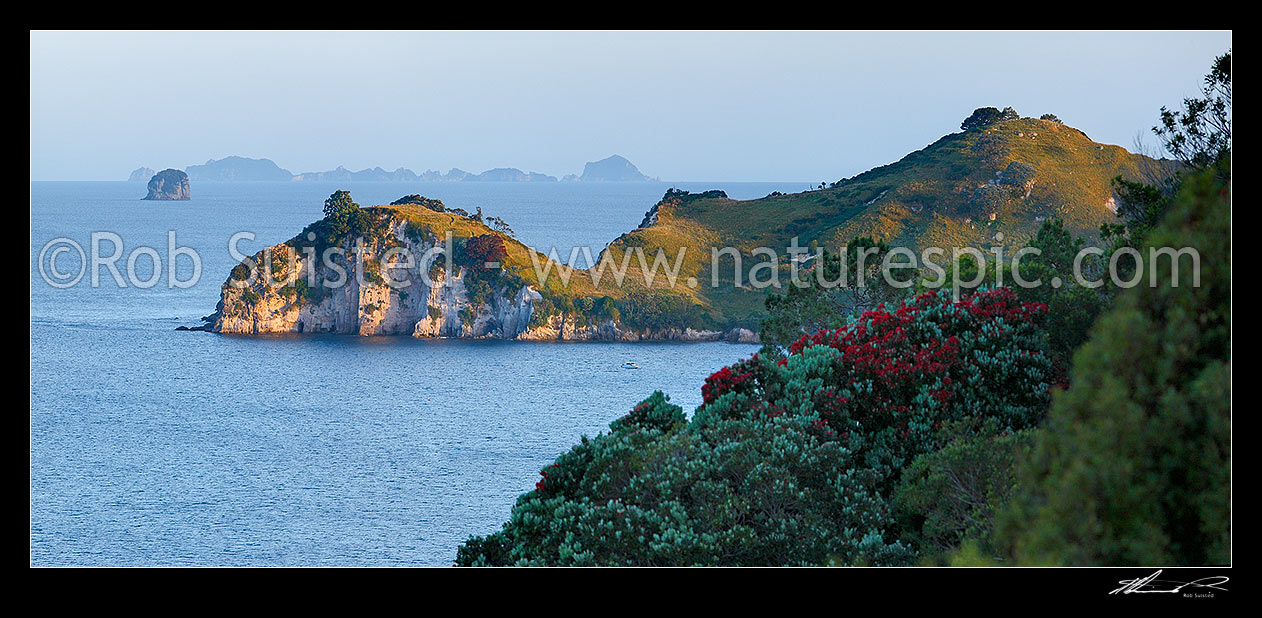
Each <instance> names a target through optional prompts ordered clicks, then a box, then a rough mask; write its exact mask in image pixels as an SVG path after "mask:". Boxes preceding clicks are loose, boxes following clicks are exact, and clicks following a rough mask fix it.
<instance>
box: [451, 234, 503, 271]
mask: <svg viewBox="0 0 1262 618" xmlns="http://www.w3.org/2000/svg"><path fill="white" fill-rule="evenodd" d="M507 257H508V248H507V246H506V245H505V244H504V238H503V237H502V236H500V235H499V234H481V235H478V236H474V237H472V238H470V239H468V240H466V241H465V242H464V244H463V245H462V246H461V251H460V253H459V259H460V263H461V265H463V266H467V267H469V268H473V269H478V270H484V269H487V268H488V267H487V266H486V265H487V264H488V263H499V264H500V265H503V263H504V260H505V258H507Z"/></svg>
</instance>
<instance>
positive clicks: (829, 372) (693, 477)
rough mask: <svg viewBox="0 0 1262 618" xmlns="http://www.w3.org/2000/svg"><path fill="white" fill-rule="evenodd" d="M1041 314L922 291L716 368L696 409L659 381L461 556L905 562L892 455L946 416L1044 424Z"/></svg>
mask: <svg viewBox="0 0 1262 618" xmlns="http://www.w3.org/2000/svg"><path fill="white" fill-rule="evenodd" d="M1044 312H1045V308H1044V307H1042V306H1040V305H1035V304H1032V303H1021V302H1020V301H1019V300H1018V299H1017V298H1016V297H1015V296H1014V295H1013V294H1012V292H1011V291H1009V290H1006V289H998V290H993V291H985V292H979V293H976V294H974V295H972V296H970V297H968V298H966V299H964V300H961V301H960V302H952V301H950V299H949V298H947V297H946V296H945V295H943V296H938V295H936V294H933V293H929V294H924V295H921V296H919V297H917V298H915V299H913V300H911V301H909V302H907V303H903V304H900V305H899V306H897V307H888V306H882V307H880V308H878V309H875V310H872V311H869V312H866V313H864V314H863V315H861V316H858V317H856V318H855V319H853V320H851V321H850V322H848V323H847V324H845V325H844V326H841V327H839V328H836V329H829V330H824V331H820V332H818V333H815V334H813V335H810V336H804V337H802V338H800V339H799V340H798V341H796V342H794V343H793V345H792V346H791V347H790V350H789V355H788V356H786V357H783V358H780V359H778V360H775V359H773V358H770V357H764V356H761V355H754V356H753V357H751V358H748V359H746V360H743V361H741V362H738V363H736V364H734V365H732V366H730V367H725V368H723V369H720V370H719V371H717V372H715V373H714V374H713V375H711V376H710V377H709V378H707V379H706V381H705V386H704V387H703V388H702V399H703V404H702V405H701V406H700V407H699V408H698V409H697V410H696V412H695V414H694V415H693V417H692V420H691V421H689V422H686V423H685V422H684V421H683V416H682V410H680V409H679V408H678V407H677V406H673V405H671V404H669V403H668V401H667V400H666V399H665V397H664V396H662V395H661V394H660V393H654V395H653V396H651V397H649V398H648V399H646V400H644V401H643V402H641V404H640V405H638V406H636V407H635V409H633V410H632V411H631V412H630V413H629V414H628V415H626V416H624V417H623V418H621V419H618V420H617V421H615V422H614V423H612V424H611V426H610V429H611V431H610V432H609V433H607V434H604V433H603V434H600V435H598V436H597V437H595V438H591V439H588V438H586V437H585V438H583V439H582V441H581V442H580V444H578V445H577V446H575V447H574V448H573V449H571V450H570V451H569V452H567V453H565V454H563V455H561V456H560V457H558V458H557V460H556V461H555V462H554V463H553V464H551V465H550V466H549V467H547V468H545V469H544V470H543V472H542V479H541V480H540V482H539V484H538V485H536V487H535V489H534V490H533V491H531V492H529V493H527V494H524V495H523V496H521V497H520V498H519V499H518V501H517V505H516V506H515V507H514V509H513V512H512V515H511V516H510V519H509V521H508V522H507V523H506V524H505V525H504V528H503V529H502V530H501V531H499V532H496V533H494V534H491V535H488V536H486V537H475V538H472V539H470V540H469V541H468V542H466V543H465V544H464V545H462V546H461V548H460V549H459V551H458V555H457V563H458V564H461V565H481V564H487V565H504V564H519V565H545V564H547V565H562V564H564V565H595V564H606V565H612V564H618V565H693V564H725V565H788V564H872V565H895V564H909V563H911V562H913V561H914V560H915V548H914V547H913V546H912V545H911V544H909V543H908V542H907V541H904V540H903V539H902V537H903V536H904V531H903V530H901V529H900V527H899V525H898V523H897V521H896V520H895V519H894V516H893V514H892V512H891V511H892V509H891V496H892V494H893V490H894V488H895V487H896V486H897V483H898V480H899V475H900V472H901V470H902V468H903V467H904V466H906V465H907V464H908V463H910V461H911V460H912V459H914V458H915V457H917V456H920V455H923V454H925V453H928V452H931V451H933V450H934V449H936V448H937V447H939V446H940V445H941V442H942V441H941V439H940V437H939V431H940V430H941V429H942V428H943V426H944V425H945V424H947V423H951V422H953V421H955V422H961V421H966V420H968V419H973V418H978V419H991V420H990V421H989V423H987V424H979V425H978V426H979V427H981V428H982V429H980V430H978V434H979V435H987V434H986V433H985V432H992V433H999V432H1011V431H1019V430H1022V429H1026V428H1028V427H1031V426H1033V425H1034V424H1035V423H1037V422H1038V421H1039V419H1040V418H1041V416H1042V414H1043V412H1044V410H1045V409H1046V405H1047V401H1048V387H1049V384H1050V381H1051V376H1052V367H1051V361H1050V359H1049V358H1048V357H1047V355H1046V353H1045V352H1044V349H1043V339H1042V338H1041V337H1040V335H1039V332H1038V325H1039V323H1040V322H1041V321H1042V319H1043V317H1044V316H1043V314H1044ZM908 538H911V539H913V540H915V539H919V538H921V537H920V536H917V535H916V534H909V535H908Z"/></svg>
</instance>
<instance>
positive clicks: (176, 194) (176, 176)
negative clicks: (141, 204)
mask: <svg viewBox="0 0 1262 618" xmlns="http://www.w3.org/2000/svg"><path fill="white" fill-rule="evenodd" d="M145 199H147V200H187V199H189V186H188V174H185V173H184V172H182V171H180V170H177V169H165V170H162V171H161V172H158V173H157V174H154V175H153V178H150V179H149V195H146V196H145Z"/></svg>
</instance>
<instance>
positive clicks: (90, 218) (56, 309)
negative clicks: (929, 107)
mask: <svg viewBox="0 0 1262 618" xmlns="http://www.w3.org/2000/svg"><path fill="white" fill-rule="evenodd" d="M799 185H804V183H675V184H674V186H678V187H681V188H684V189H689V190H694V191H699V190H706V189H711V188H720V189H724V190H726V191H727V192H728V193H729V195H731V196H732V197H735V198H751V197H759V196H762V195H766V194H767V193H769V192H771V191H785V192H787V191H799V190H802V189H804V188H806V187H805V186H799ZM668 186H672V185H668V184H664V183H606V184H578V183H575V184H570V183H564V184H562V183H547V184H543V183H540V184H531V183H433V184H425V183H349V184H345V185H341V186H339V185H332V184H327V185H326V184H323V183H196V184H195V185H194V186H193V188H192V192H193V199H192V200H191V201H187V202H146V201H141V200H140V199H139V198H140V197H142V196H143V195H144V192H145V189H144V187H143V185H142V184H140V183H125V182H32V183H31V213H30V215H31V304H30V320H31V324H30V331H31V332H30V337H31V419H30V422H31V472H30V473H31V479H30V483H31V545H30V551H31V562H32V564H35V565H445V564H450V563H451V562H452V560H453V559H454V557H455V550H456V546H457V545H458V544H459V543H460V542H461V541H463V540H464V539H465V538H467V537H468V536H469V535H471V534H485V533H488V532H492V531H494V530H496V529H497V528H498V526H499V525H500V524H501V523H502V522H503V521H504V520H505V519H506V518H507V516H508V513H509V510H510V509H511V508H512V505H513V502H514V501H515V500H516V498H517V496H518V495H519V494H521V493H522V492H524V491H526V490H528V489H529V488H531V487H533V485H534V483H535V481H536V480H537V478H538V471H539V470H540V469H541V468H542V467H543V466H545V465H547V464H548V463H549V462H551V460H552V459H553V458H554V457H556V456H557V455H558V454H560V453H561V452H563V451H564V450H566V449H568V448H569V447H570V446H571V445H572V444H574V443H575V442H576V441H577V439H578V438H579V436H580V435H583V434H587V435H594V434H596V433H597V432H599V431H601V430H603V429H605V428H606V426H607V425H608V423H609V422H610V421H612V420H613V419H615V418H617V417H618V416H620V415H622V414H623V413H625V412H626V410H628V409H630V408H631V407H632V406H633V405H634V404H635V403H637V402H638V401H639V400H641V399H642V398H644V397H645V396H647V395H649V394H650V393H652V392H653V390H655V389H659V388H660V389H662V390H664V391H665V392H666V393H667V394H668V395H670V396H671V398H672V401H674V402H675V403H678V404H680V405H682V406H684V408H685V410H686V411H691V410H692V409H693V408H694V407H695V406H697V405H698V404H699V403H700V387H701V384H702V382H703V380H704V379H705V377H706V376H707V375H709V374H710V373H711V372H713V371H714V370H716V369H718V368H719V367H721V366H723V365H726V364H729V363H731V362H733V361H735V360H737V359H739V358H741V357H744V356H748V355H749V354H751V353H753V352H754V351H756V346H752V345H737V344H728V343H703V344H679V343H643V344H618V343H582V344H579V343H531V342H505V341H456V340H434V341H419V340H413V339H410V338H406V337H390V338H358V337H347V336H332V335H320V336H310V335H308V336H301V337H299V336H285V337H261V338H250V337H233V336H222V335H215V334H210V333H202V332H177V331H175V330H174V328H175V327H176V326H177V325H181V324H185V325H194V324H198V323H199V321H198V318H199V317H200V316H202V315H206V314H208V313H211V312H212V311H213V310H214V307H215V303H216V301H217V300H218V296H219V285H220V284H221V283H222V282H223V280H224V279H225V278H226V276H227V273H228V270H229V269H230V268H231V266H232V265H233V263H234V262H233V260H232V258H231V256H230V255H229V254H228V251H227V244H228V239H229V237H231V236H232V235H233V234H234V233H236V232H240V231H248V232H252V233H253V234H254V235H255V241H254V242H243V243H242V244H241V249H242V250H243V251H245V252H246V253H253V252H254V251H256V250H258V249H259V248H262V247H263V246H266V245H270V244H274V243H277V242H281V241H284V240H286V239H288V238H290V237H292V236H294V235H295V234H297V233H298V231H300V230H301V229H302V227H303V226H304V225H306V224H307V223H310V222H311V221H314V220H316V219H318V218H320V216H321V212H320V211H321V207H322V203H323V200H324V198H325V197H327V196H328V195H329V194H330V193H332V192H333V191H334V190H335V189H338V188H345V189H349V190H350V191H351V193H352V195H353V196H354V197H355V199H356V201H358V202H359V203H360V204H363V205H371V204H381V203H388V202H389V201H391V200H393V199H396V198H398V197H400V196H402V195H404V194H408V193H420V194H423V195H426V196H429V197H433V198H439V199H442V200H443V201H444V202H446V203H447V204H448V205H449V206H452V207H460V208H465V209H467V210H470V211H472V210H473V209H474V207H476V206H481V207H482V209H483V212H484V213H485V214H487V215H495V216H500V217H503V218H504V219H506V220H507V221H508V222H509V223H510V224H511V225H512V226H513V228H514V229H515V230H516V232H517V236H518V237H519V238H520V239H521V240H522V241H523V242H526V243H527V244H530V245H531V246H534V247H536V248H539V249H542V250H547V248H549V247H553V246H555V247H557V249H558V252H559V253H561V255H568V252H569V247H570V246H571V245H584V244H586V245H590V246H591V247H592V250H593V253H595V252H596V251H599V249H600V248H601V247H603V246H604V245H605V243H607V242H609V241H610V240H612V239H613V238H615V237H617V236H618V235H619V234H621V233H622V232H625V231H627V230H630V229H632V228H634V227H635V225H636V224H637V223H639V221H640V219H641V218H642V216H643V214H644V212H645V211H646V210H648V209H649V207H651V206H652V204H653V203H654V202H656V201H657V200H658V199H659V198H660V197H661V195H662V193H663V192H664V191H665V189H666V188H667V187H668ZM172 231H173V232H174V233H175V238H176V243H177V245H178V246H182V247H190V248H192V249H194V250H196V251H197V252H198V254H199V255H200V257H201V269H202V273H201V277H200V279H199V281H198V283H197V284H196V285H193V286H192V287H188V288H186V289H181V288H172V287H170V286H169V285H168V273H167V271H166V269H167V266H168V262H169V260H168V259H167V256H168V255H169V254H168V236H169V233H170V232H172ZM93 232H108V233H113V234H117V237H118V238H120V239H121V240H122V243H123V246H122V248H121V249H122V252H123V256H124V257H123V258H121V259H120V260H119V261H118V262H117V266H118V268H119V270H120V271H121V274H123V276H124V283H128V281H129V280H128V279H127V278H126V277H127V261H128V258H127V256H129V255H132V254H133V252H135V250H136V248H138V247H142V246H147V247H152V248H154V249H155V252H156V253H157V254H158V255H159V257H160V259H161V261H162V263H161V264H160V265H159V270H158V272H157V273H156V275H157V279H156V281H157V283H156V285H154V286H153V287H150V288H147V289H145V288H138V287H136V286H133V285H131V284H130V283H128V285H127V286H126V287H120V286H118V285H117V283H115V281H114V279H113V277H112V276H111V275H110V274H109V272H108V269H106V268H105V267H100V268H98V269H97V270H98V272H99V273H100V277H99V285H97V286H95V287H94V286H93V285H92V284H91V279H92V277H91V275H90V274H89V275H85V276H84V277H83V279H82V280H80V281H79V282H78V283H77V284H76V285H74V286H72V287H69V288H65V289H60V288H57V287H54V286H53V285H50V284H49V283H47V282H46V281H45V278H44V277H43V276H42V275H41V270H40V269H41V267H42V268H43V269H44V272H45V273H48V272H51V266H50V263H49V261H48V260H47V259H43V260H41V259H40V257H41V256H40V254H41V250H42V249H43V248H44V247H45V246H46V245H47V244H48V243H49V242H50V241H52V240H54V239H57V238H64V239H66V240H67V241H73V242H74V243H77V244H79V245H80V246H82V247H83V249H84V251H85V253H89V254H90V248H91V247H90V245H91V235H92V233H93ZM66 246H67V247H68V246H69V245H66ZM113 251H114V249H113V247H112V245H111V243H109V242H103V243H102V245H101V251H100V253H101V254H103V255H110V254H112V253H113ZM136 253H141V252H136ZM51 254H53V251H52V250H49V251H48V252H47V253H45V256H44V257H45V258H47V257H48V256H49V255H51ZM55 262H56V267H57V270H58V271H60V272H62V273H69V274H73V273H75V272H77V270H78V268H79V264H80V261H79V258H78V255H77V253H75V252H74V251H73V250H71V251H68V252H64V253H61V254H60V255H59V256H58V257H57V258H56V259H55ZM134 265H135V268H134V271H135V273H136V278H138V279H148V278H149V275H150V274H153V266H152V261H151V259H150V257H149V256H145V255H140V256H139V257H137V259H136V260H135V262H134ZM176 267H177V268H176V275H177V278H178V279H180V280H184V279H187V278H189V277H190V276H191V275H192V274H193V267H192V260H190V259H188V258H187V257H185V258H180V260H177V263H176ZM628 360H632V361H635V362H636V363H638V364H639V365H640V367H641V369H640V370H638V371H637V370H624V369H621V368H620V365H621V364H622V363H623V362H624V361H628Z"/></svg>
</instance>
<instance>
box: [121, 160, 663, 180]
mask: <svg viewBox="0 0 1262 618" xmlns="http://www.w3.org/2000/svg"><path fill="white" fill-rule="evenodd" d="M183 171H184V172H185V173H187V174H188V178H189V180H193V181H218V182H259V181H268V182H276V181H291V182H558V180H557V177H556V176H549V175H548V174H542V173H539V172H526V171H522V170H520V169H517V168H515V167H497V168H495V169H490V170H486V171H484V172H482V173H480V174H474V173H472V172H466V171H464V170H462V169H460V168H455V167H453V168H451V169H450V170H448V171H447V173H445V174H444V173H442V172H438V171H435V170H426V171H424V172H421V173H419V174H418V173H416V172H414V171H412V170H410V169H408V168H406V167H400V168H396V169H395V170H393V171H391V170H386V169H384V168H381V167H374V168H371V169H362V170H359V171H352V170H349V169H347V168H345V167H343V166H340V165H339V166H337V167H336V168H334V169H331V170H328V171H324V172H303V173H301V174H294V173H293V172H290V171H289V170H287V169H284V168H282V167H280V166H279V165H277V164H276V163H275V162H274V161H272V160H271V159H251V158H248V157H238V156H230V157H224V158H222V159H218V160H216V159H210V160H208V161H206V162H205V163H203V164H201V165H190V166H188V167H187V168H185V169H184V170H183ZM152 175H153V171H152V169H151V168H148V167H141V168H139V169H137V170H136V171H134V172H132V173H131V175H130V177H129V180H130V181H137V180H142V179H148V178H149V177H151V176H152ZM561 180H562V181H565V182H648V181H654V180H660V179H654V178H650V177H649V176H647V175H645V174H643V173H641V172H640V170H639V168H637V167H636V166H635V165H634V164H632V163H631V162H630V161H628V160H627V159H625V158H624V157H621V156H619V155H611V156H609V157H607V158H604V159H601V160H600V161H590V162H588V163H587V164H586V165H584V166H583V174H582V175H581V176H579V175H575V174H568V175H566V176H565V177H564V178H562V179H561Z"/></svg>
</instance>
